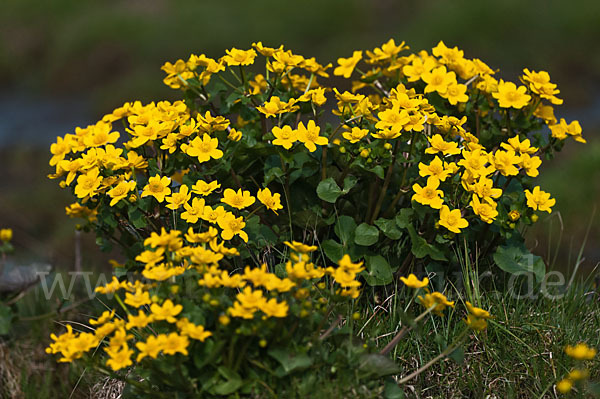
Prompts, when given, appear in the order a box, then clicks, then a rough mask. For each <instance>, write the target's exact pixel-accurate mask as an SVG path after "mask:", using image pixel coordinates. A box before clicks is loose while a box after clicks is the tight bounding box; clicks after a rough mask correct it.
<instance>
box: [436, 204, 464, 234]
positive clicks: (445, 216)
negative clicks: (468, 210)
mask: <svg viewBox="0 0 600 399" xmlns="http://www.w3.org/2000/svg"><path fill="white" fill-rule="evenodd" d="M440 226H444V227H445V228H447V229H448V230H450V231H451V232H453V233H460V229H464V228H466V227H467V226H469V222H467V220H466V219H463V218H462V216H461V212H460V209H453V210H450V208H449V207H448V205H443V206H442V209H440Z"/></svg>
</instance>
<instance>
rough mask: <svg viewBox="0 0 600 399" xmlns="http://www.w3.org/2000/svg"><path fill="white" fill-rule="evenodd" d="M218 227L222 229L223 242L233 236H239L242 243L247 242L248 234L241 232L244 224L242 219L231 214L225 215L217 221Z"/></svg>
mask: <svg viewBox="0 0 600 399" xmlns="http://www.w3.org/2000/svg"><path fill="white" fill-rule="evenodd" d="M217 223H218V224H219V227H220V228H221V229H223V231H221V237H222V238H223V239H224V240H227V241H228V240H231V239H232V238H233V236H234V235H239V236H240V238H241V239H242V240H244V242H248V234H247V233H246V232H245V231H244V230H242V229H243V228H244V226H246V223H245V222H244V218H243V217H241V216H240V217H237V218H236V217H235V216H234V215H233V214H231V213H226V214H225V215H223V216H222V217H220V218H219V219H218V220H217Z"/></svg>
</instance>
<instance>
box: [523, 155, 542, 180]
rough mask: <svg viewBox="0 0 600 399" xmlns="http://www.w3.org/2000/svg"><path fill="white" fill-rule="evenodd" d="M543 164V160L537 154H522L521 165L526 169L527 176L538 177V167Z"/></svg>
mask: <svg viewBox="0 0 600 399" xmlns="http://www.w3.org/2000/svg"><path fill="white" fill-rule="evenodd" d="M541 164H542V160H541V159H540V157H537V156H533V157H532V156H530V155H529V154H522V155H521V164H520V165H521V167H522V168H523V169H525V173H527V176H531V177H536V176H537V175H539V174H540V172H539V171H538V168H539V167H540V165H541Z"/></svg>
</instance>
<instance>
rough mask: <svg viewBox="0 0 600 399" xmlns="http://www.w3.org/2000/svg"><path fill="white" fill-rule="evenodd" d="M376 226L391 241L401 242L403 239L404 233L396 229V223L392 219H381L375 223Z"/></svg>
mask: <svg viewBox="0 0 600 399" xmlns="http://www.w3.org/2000/svg"><path fill="white" fill-rule="evenodd" d="M375 226H377V227H379V230H381V231H382V232H383V234H385V236H386V237H387V238H389V239H391V240H399V239H400V237H402V232H401V231H400V230H398V228H397V227H396V222H395V221H394V220H392V219H382V218H379V219H377V220H376V221H375Z"/></svg>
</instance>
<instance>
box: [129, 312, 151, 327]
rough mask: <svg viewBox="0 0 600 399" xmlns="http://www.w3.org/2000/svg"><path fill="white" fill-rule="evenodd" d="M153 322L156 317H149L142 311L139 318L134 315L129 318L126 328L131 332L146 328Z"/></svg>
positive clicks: (138, 315)
mask: <svg viewBox="0 0 600 399" xmlns="http://www.w3.org/2000/svg"><path fill="white" fill-rule="evenodd" d="M153 321H154V317H153V316H152V315H147V314H145V313H144V312H142V311H141V310H140V311H138V314H137V316H134V315H133V313H132V314H130V315H129V316H128V318H127V324H126V325H125V328H127V329H128V330H131V329H132V328H144V327H146V326H147V325H148V324H150V323H152V322H153Z"/></svg>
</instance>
